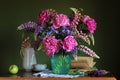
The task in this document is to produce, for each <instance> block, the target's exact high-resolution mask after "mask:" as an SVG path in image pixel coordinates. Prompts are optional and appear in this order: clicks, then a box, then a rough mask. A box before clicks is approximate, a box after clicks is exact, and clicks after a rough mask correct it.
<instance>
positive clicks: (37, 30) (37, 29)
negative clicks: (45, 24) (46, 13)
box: [34, 26, 43, 36]
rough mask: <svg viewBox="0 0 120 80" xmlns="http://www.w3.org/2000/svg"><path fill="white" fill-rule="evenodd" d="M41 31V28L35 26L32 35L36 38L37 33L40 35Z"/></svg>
mask: <svg viewBox="0 0 120 80" xmlns="http://www.w3.org/2000/svg"><path fill="white" fill-rule="evenodd" d="M42 31H43V28H42V27H41V26H37V27H36V28H35V32H34V35H35V36H37V35H38V34H39V33H42Z"/></svg>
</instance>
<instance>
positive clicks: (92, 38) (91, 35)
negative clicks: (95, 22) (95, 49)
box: [89, 34, 95, 46]
mask: <svg viewBox="0 0 120 80" xmlns="http://www.w3.org/2000/svg"><path fill="white" fill-rule="evenodd" d="M89 38H90V39H91V41H92V44H93V46H94V45H95V40H94V36H93V34H89Z"/></svg>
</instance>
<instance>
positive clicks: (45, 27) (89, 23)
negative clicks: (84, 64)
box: [18, 8, 99, 74]
mask: <svg viewBox="0 0 120 80" xmlns="http://www.w3.org/2000/svg"><path fill="white" fill-rule="evenodd" d="M70 9H71V10H72V14H71V15H70V16H67V15H65V14H63V13H57V12H56V11H55V10H53V9H46V10H43V11H41V12H40V13H39V14H38V22H33V21H29V22H26V23H23V24H21V25H20V26H19V27H18V30H21V31H23V32H24V33H25V34H27V36H26V37H25V38H27V37H30V36H31V34H32V37H34V40H33V41H32V47H33V48H34V49H35V50H36V51H37V50H40V49H43V50H44V52H45V53H46V54H47V55H48V56H52V57H53V59H52V60H51V62H52V64H53V65H52V69H54V70H53V72H54V73H58V74H59V73H62V74H63V73H64V72H63V71H65V73H67V72H68V71H69V67H70V57H69V56H68V55H70V54H73V56H75V57H77V54H78V51H81V52H84V53H85V54H87V55H89V56H91V57H94V58H99V56H98V55H97V54H96V53H95V52H94V51H93V50H91V49H90V48H88V47H87V46H85V45H84V44H83V43H82V42H81V40H83V41H84V42H86V43H87V44H88V45H90V43H91V42H92V44H93V45H94V37H93V34H94V32H95V30H96V25H97V23H96V21H95V20H94V19H93V18H91V17H89V16H88V15H82V14H81V11H82V10H81V9H76V8H70ZM57 55H58V56H57ZM55 57H57V58H55ZM61 58H62V59H61ZM54 59H55V60H56V59H58V62H57V61H56V62H55V60H54ZM56 63H57V64H58V63H60V64H59V65H57V64H56ZM65 64H68V65H65ZM56 66H57V67H56ZM63 66H64V67H63ZM65 66H67V69H65ZM60 68H62V69H63V70H59V69H60ZM64 69H65V70H64ZM61 71H62V72H61Z"/></svg>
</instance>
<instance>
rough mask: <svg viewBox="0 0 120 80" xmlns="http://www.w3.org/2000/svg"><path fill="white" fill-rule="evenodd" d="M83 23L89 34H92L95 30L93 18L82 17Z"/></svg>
mask: <svg viewBox="0 0 120 80" xmlns="http://www.w3.org/2000/svg"><path fill="white" fill-rule="evenodd" d="M83 22H84V23H85V24H86V25H87V28H88V30H89V31H90V33H92V34H93V33H94V31H95V30H96V24H97V23H96V22H95V20H94V19H93V18H89V17H88V16H84V19H83Z"/></svg>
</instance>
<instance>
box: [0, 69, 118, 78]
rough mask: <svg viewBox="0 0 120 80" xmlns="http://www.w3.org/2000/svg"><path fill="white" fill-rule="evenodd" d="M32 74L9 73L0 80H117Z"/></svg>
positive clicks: (1, 76)
mask: <svg viewBox="0 0 120 80" xmlns="http://www.w3.org/2000/svg"><path fill="white" fill-rule="evenodd" d="M32 74H33V73H32V72H27V73H26V72H23V71H21V72H19V73H18V74H17V75H11V74H9V73H7V74H3V75H0V80H117V79H116V78H115V77H114V76H106V77H79V78H41V77H34V76H33V75H32Z"/></svg>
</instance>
